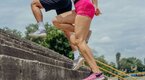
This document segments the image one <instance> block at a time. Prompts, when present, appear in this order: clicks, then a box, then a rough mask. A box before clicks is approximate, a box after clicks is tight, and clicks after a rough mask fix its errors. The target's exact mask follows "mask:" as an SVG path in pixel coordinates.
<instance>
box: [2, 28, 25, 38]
mask: <svg viewBox="0 0 145 80" xmlns="http://www.w3.org/2000/svg"><path fill="white" fill-rule="evenodd" d="M3 30H4V31H5V32H7V33H10V34H13V35H15V36H16V37H19V38H22V32H20V31H18V30H17V29H10V28H8V27H4V28H3Z"/></svg>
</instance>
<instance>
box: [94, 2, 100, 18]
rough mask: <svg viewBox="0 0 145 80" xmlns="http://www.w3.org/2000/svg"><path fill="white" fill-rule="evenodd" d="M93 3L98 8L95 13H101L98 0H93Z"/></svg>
mask: <svg viewBox="0 0 145 80" xmlns="http://www.w3.org/2000/svg"><path fill="white" fill-rule="evenodd" d="M92 3H93V5H94V7H95V10H96V12H95V15H96V16H98V15H99V14H101V12H100V10H99V8H98V0H92Z"/></svg>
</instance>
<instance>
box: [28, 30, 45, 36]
mask: <svg viewBox="0 0 145 80" xmlns="http://www.w3.org/2000/svg"><path fill="white" fill-rule="evenodd" d="M46 35H47V34H46V31H45V29H43V30H37V31H35V32H34V33H30V34H29V36H30V37H34V38H37V37H46Z"/></svg>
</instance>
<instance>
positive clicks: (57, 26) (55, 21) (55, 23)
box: [52, 18, 60, 28]
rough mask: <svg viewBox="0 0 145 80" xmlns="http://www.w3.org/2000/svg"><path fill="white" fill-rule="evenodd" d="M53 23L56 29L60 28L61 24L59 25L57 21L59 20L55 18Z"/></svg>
mask: <svg viewBox="0 0 145 80" xmlns="http://www.w3.org/2000/svg"><path fill="white" fill-rule="evenodd" d="M52 23H53V25H54V26H55V27H56V28H59V26H60V23H59V21H58V20H57V18H54V19H53V20H52Z"/></svg>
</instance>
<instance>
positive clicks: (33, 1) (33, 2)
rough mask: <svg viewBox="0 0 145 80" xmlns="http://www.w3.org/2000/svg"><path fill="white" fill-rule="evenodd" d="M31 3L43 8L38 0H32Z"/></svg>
mask: <svg viewBox="0 0 145 80" xmlns="http://www.w3.org/2000/svg"><path fill="white" fill-rule="evenodd" d="M32 4H35V5H37V6H38V7H40V8H43V6H42V4H41V2H40V0H32Z"/></svg>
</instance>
